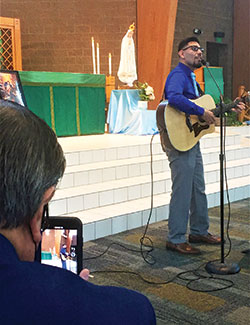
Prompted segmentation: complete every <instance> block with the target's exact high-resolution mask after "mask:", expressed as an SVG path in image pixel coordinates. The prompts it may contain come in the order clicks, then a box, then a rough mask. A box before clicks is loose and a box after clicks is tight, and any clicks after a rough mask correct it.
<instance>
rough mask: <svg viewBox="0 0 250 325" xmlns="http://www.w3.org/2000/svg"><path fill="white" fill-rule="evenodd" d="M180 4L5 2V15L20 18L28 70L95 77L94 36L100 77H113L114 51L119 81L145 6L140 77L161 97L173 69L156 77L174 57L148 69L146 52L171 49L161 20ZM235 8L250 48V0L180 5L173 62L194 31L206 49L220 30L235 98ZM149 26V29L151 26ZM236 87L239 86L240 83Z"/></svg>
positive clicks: (0, 10) (228, 86) (166, 0)
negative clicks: (123, 51)
mask: <svg viewBox="0 0 250 325" xmlns="http://www.w3.org/2000/svg"><path fill="white" fill-rule="evenodd" d="M175 2H176V0H173V1H172V0H72V1H68V0H18V1H17V0H1V2H0V16H4V17H12V18H19V19H20V23H21V41H22V60H23V70H35V71H65V72H80V73H92V57H91V37H92V36H93V37H94V38H95V41H96V42H99V43H100V56H101V73H104V74H108V53H109V52H111V53H112V72H113V73H112V74H113V75H115V76H116V74H117V71H118V66H119V61H120V46H121V40H122V38H123V36H124V35H125V33H126V31H127V29H128V26H129V25H130V24H131V23H132V22H133V21H135V22H136V23H137V20H136V16H137V10H138V8H139V7H140V5H141V4H142V3H144V9H145V10H144V14H143V15H144V16H143V20H144V19H145V22H146V25H144V27H143V30H141V27H140V31H139V33H142V34H141V35H144V36H143V38H140V41H139V40H138V44H137V39H136V33H135V38H134V40H135V44H136V45H137V46H138V47H137V49H136V55H137V54H138V55H137V62H138V64H139V66H138V70H139V71H138V75H139V78H140V80H141V79H146V81H149V82H150V81H151V80H154V81H153V82H154V83H155V84H156V88H157V89H156V92H157V94H158V91H159V90H158V82H159V80H158V79H165V78H166V76H167V73H168V69H165V67H164V69H163V70H162V72H157V74H156V70H155V67H158V66H161V65H162V64H163V62H165V64H167V60H168V59H169V57H170V56H168V57H167V58H166V57H164V55H163V54H161V53H162V52H159V53H158V54H159V55H157V56H156V57H157V59H156V60H152V61H151V62H153V63H152V64H150V66H148V65H145V64H144V63H143V62H144V55H145V49H146V48H148V44H150V45H152V46H151V48H150V51H148V50H147V53H146V56H147V55H150V53H154V55H155V53H156V52H157V51H162V49H161V50H160V47H158V46H156V48H155V47H154V46H155V44H156V42H158V44H160V43H161V44H169V43H168V40H169V36H168V32H169V29H166V26H165V25H163V23H162V22H161V21H162V17H163V18H166V19H168V17H169V14H172V10H170V11H169V9H168V7H167V6H170V4H171V5H172V3H175ZM234 3H235V4H241V8H240V10H239V12H240V24H237V26H236V29H235V33H236V34H235V35H237V31H239V30H241V24H243V25H244V26H246V27H245V28H244V27H242V29H243V31H244V32H240V31H239V32H238V33H239V35H240V37H239V38H238V40H243V42H245V47H246V46H247V45H246V44H249V34H248V36H247V32H248V33H249V0H237V1H236V0H235V1H234V0H199V1H197V0H178V8H177V17H176V25H175V33H174V43H173V55H172V61H171V67H172V68H173V67H174V66H175V65H176V63H177V61H178V57H177V53H176V52H177V44H178V43H179V41H180V40H181V39H183V38H185V37H187V36H190V35H193V28H194V27H198V28H201V29H202V30H203V34H202V35H201V36H200V41H201V44H202V46H204V47H205V48H206V42H207V41H209V42H215V39H214V36H213V33H214V32H215V31H224V32H225V38H224V39H223V44H226V45H227V55H226V57H225V93H226V96H228V97H231V94H232V69H233V10H234V7H233V4H234ZM145 4H146V5H145ZM243 4H244V5H243ZM245 5H247V6H248V7H247V8H248V9H247V10H248V11H247V10H245V9H244V8H245ZM137 7H138V8H137ZM242 7H244V8H243V9H242ZM156 9H157V11H156ZM140 15H141V13H140V12H138V25H140V21H142V20H141V19H142V17H141V16H140ZM245 16H246V17H245ZM147 21H149V22H150V24H148V25H147ZM159 22H161V23H160V25H161V26H160V25H159ZM238 28H240V29H238ZM146 30H149V31H151V32H150V35H151V36H150V38H149V37H148V35H147V34H146V33H145V31H146ZM136 32H137V31H136ZM141 35H138V36H140V37H141ZM247 37H248V40H247ZM140 44H142V46H141V45H140ZM237 44H238V43H237ZM144 46H145V48H144ZM167 46H168V45H167ZM236 47H237V46H236ZM236 47H235V49H236ZM152 51H154V52H152ZM244 53H245V54H244ZM244 53H243V52H241V53H240V54H238V55H243V56H244V55H247V54H249V47H248V49H247V50H245V49H244ZM156 54H157V53H156ZM161 56H162V57H161ZM138 57H139V60H138ZM152 57H153V56H152ZM238 57H239V56H238ZM247 59H249V57H248V58H246V57H245V56H244V57H243V58H242V59H240V60H238V61H237V62H235V72H234V75H235V76H236V75H237V70H238V69H242V66H243V65H244V62H249V60H248V61H247ZM241 63H242V64H241ZM167 65H168V64H167ZM248 66H249V65H248ZM153 67H154V68H153ZM245 67H246V64H245ZM157 71H158V70H157ZM239 71H241V70H239ZM243 73H244V74H245V73H247V69H246V68H244V69H243ZM164 74H165V75H164ZM241 75H242V72H240V73H238V76H241ZM248 76H249V72H248ZM244 80H245V79H244ZM141 81H143V80H141ZM240 81H241V80H240ZM116 83H117V78H116ZM160 83H162V81H160ZM236 83H238V81H237V79H236ZM154 106H155V104H154Z"/></svg>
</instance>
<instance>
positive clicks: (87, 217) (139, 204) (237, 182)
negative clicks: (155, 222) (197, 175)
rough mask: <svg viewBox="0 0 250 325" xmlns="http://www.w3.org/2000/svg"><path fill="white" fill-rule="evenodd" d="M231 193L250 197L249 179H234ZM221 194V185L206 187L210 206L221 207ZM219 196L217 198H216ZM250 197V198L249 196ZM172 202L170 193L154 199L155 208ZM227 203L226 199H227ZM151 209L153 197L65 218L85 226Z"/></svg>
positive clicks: (230, 189)
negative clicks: (211, 202) (234, 192)
mask: <svg viewBox="0 0 250 325" xmlns="http://www.w3.org/2000/svg"><path fill="white" fill-rule="evenodd" d="M228 186H229V191H237V190H239V189H243V191H244V193H243V197H242V198H246V197H248V196H249V189H250V185H249V177H242V178H241V179H234V180H229V181H228ZM219 193H220V184H218V183H217V184H209V185H207V186H206V194H207V197H208V201H209V200H210V197H212V196H213V200H214V203H216V204H215V205H211V204H209V206H210V207H211V206H218V205H219V195H218V194H219ZM215 195H216V196H217V198H215V197H214V196H215ZM247 195H248V196H247ZM237 199H238V200H239V199H241V198H236V200H237ZM234 200H235V198H234V197H232V198H231V201H232V202H233V201H234ZM169 201H170V193H163V194H159V195H154V198H153V207H154V208H157V207H161V206H165V205H168V204H169ZM225 201H226V198H225ZM150 207H151V196H149V197H146V198H142V199H136V200H132V201H127V202H122V203H118V204H113V205H108V206H105V207H99V208H95V209H89V210H84V211H79V212H75V213H71V214H65V216H68V215H69V216H74V217H78V218H79V219H81V221H82V223H83V224H87V223H92V222H97V221H101V220H105V219H107V218H113V217H117V216H120V215H126V214H130V213H134V212H139V211H144V210H145V211H147V210H149V209H150Z"/></svg>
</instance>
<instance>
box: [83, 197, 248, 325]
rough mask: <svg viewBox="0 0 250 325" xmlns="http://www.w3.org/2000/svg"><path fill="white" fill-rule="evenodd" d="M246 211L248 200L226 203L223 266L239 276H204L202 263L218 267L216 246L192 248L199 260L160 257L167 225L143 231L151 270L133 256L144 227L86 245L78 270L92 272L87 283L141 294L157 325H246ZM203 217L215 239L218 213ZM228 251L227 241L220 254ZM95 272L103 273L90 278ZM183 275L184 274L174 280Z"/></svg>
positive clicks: (168, 253)
mask: <svg viewBox="0 0 250 325" xmlns="http://www.w3.org/2000/svg"><path fill="white" fill-rule="evenodd" d="M224 211H225V232H224V234H225V239H227V236H226V233H227V231H226V224H227V219H228V206H225V209H224ZM249 211H250V199H246V200H242V201H238V202H235V203H231V221H230V227H229V235H230V239H231V242H232V249H231V252H230V255H229V257H227V258H226V259H225V262H226V263H227V264H231V263H237V264H238V265H239V266H240V267H241V271H240V273H237V274H234V275H213V276H209V274H208V273H207V272H205V269H204V265H205V264H206V263H207V262H208V261H213V260H216V259H218V260H219V262H220V261H221V246H220V245H219V246H212V245H201V244H196V246H197V247H199V248H200V249H201V251H202V254H201V255H199V256H186V255H182V254H178V253H176V252H171V251H166V249H165V238H166V233H167V221H162V222H158V223H154V224H152V225H149V228H148V232H147V235H148V237H150V238H151V240H152V241H153V244H154V250H153V252H152V253H151V254H152V256H153V258H154V260H153V259H152V258H150V256H148V260H149V261H150V262H153V261H155V263H154V264H153V265H149V264H147V263H146V262H145V261H144V260H143V258H142V255H141V253H140V252H138V251H139V250H140V244H139V242H140V238H141V237H142V235H143V233H144V230H145V227H142V228H137V229H134V230H131V231H126V232H123V233H120V234H117V235H113V236H109V237H105V238H102V239H98V240H94V241H91V242H88V243H86V244H85V245H84V259H85V260H84V267H87V268H89V269H90V270H91V272H94V273H93V274H94V278H93V279H91V282H93V283H96V284H104V285H117V286H124V287H127V288H130V289H134V290H137V291H139V292H142V293H143V294H145V295H146V296H147V297H148V298H149V299H150V301H151V303H152V304H153V306H154V309H155V312H156V317H157V324H159V325H161V324H162V325H163V324H169V325H170V324H223V325H232V324H237V325H239V324H249V323H250V299H249V298H250V290H249V289H250V253H248V254H247V253H243V251H244V250H246V249H250V246H249V243H250V212H249ZM209 216H210V225H211V226H210V231H211V232H212V233H213V234H220V207H218V208H212V209H210V210H209ZM110 245H111V246H110ZM123 246H125V247H126V248H124V247H123ZM127 248H128V249H131V250H128V249H127ZM228 248H229V240H227V241H226V244H225V253H227V252H228ZM105 250H107V252H106V253H105V254H103V255H102V256H101V257H98V258H94V259H92V257H95V256H99V255H100V254H102V253H104V252H105ZM197 268H199V270H198V271H197V272H195V273H194V272H191V271H192V270H195V269H197ZM95 271H107V272H96V273H95ZM110 271H116V272H110ZM124 271H128V272H130V273H125V272H124ZM185 271H190V272H187V273H183V274H181V275H180V273H182V272H185ZM133 272H136V273H138V274H139V275H136V274H134V273H133ZM140 276H142V277H143V278H145V279H146V280H147V281H149V282H156V283H159V282H160V283H162V282H169V283H168V284H162V285H159V284H158V285H157V284H150V283H147V282H145V281H143V280H142V279H141V277H140ZM190 280H194V281H190ZM232 284H233V285H232ZM225 286H228V288H225ZM189 287H190V289H189ZM218 289H221V290H218ZM197 290H198V291H197ZM128 325H129V324H128Z"/></svg>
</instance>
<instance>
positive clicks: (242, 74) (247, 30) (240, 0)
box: [233, 0, 250, 97]
mask: <svg viewBox="0 0 250 325" xmlns="http://www.w3.org/2000/svg"><path fill="white" fill-rule="evenodd" d="M249 17H250V0H236V1H234V47H233V57H234V59H233V94H234V97H236V96H237V93H238V87H239V86H240V85H244V86H245V87H246V89H247V90H250V65H249V62H250V18H249Z"/></svg>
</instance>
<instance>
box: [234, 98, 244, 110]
mask: <svg viewBox="0 0 250 325" xmlns="http://www.w3.org/2000/svg"><path fill="white" fill-rule="evenodd" d="M234 102H235V107H234V108H232V111H234V112H236V113H241V112H242V111H243V110H244V109H245V108H246V105H245V103H244V102H243V101H242V98H241V97H237V98H235V100H234Z"/></svg>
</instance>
